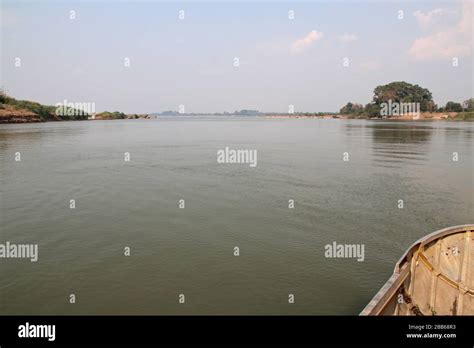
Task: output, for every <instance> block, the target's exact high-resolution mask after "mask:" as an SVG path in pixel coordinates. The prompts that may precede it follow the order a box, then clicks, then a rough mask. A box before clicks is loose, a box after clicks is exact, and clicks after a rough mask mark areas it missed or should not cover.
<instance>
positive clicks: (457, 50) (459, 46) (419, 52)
mask: <svg viewBox="0 0 474 348" xmlns="http://www.w3.org/2000/svg"><path fill="white" fill-rule="evenodd" d="M473 14H474V12H473V4H472V3H471V2H470V1H469V0H465V1H464V2H463V7H462V16H461V19H460V21H459V22H458V24H456V25H455V26H452V27H449V28H447V29H445V30H443V31H438V32H435V33H432V34H430V35H427V36H423V37H420V38H418V39H416V40H415V41H414V42H413V44H412V45H411V47H410V48H409V49H408V54H409V55H410V56H411V57H412V58H413V59H415V60H419V61H426V60H433V59H451V58H453V57H462V56H468V55H470V54H471V47H470V43H471V40H472V39H471V35H470V31H471V27H472V23H473V21H474V17H473Z"/></svg>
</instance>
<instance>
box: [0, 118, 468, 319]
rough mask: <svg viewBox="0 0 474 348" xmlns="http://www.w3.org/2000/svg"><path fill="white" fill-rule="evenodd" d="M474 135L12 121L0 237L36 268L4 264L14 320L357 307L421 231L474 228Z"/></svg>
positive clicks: (2, 291)
mask: <svg viewBox="0 0 474 348" xmlns="http://www.w3.org/2000/svg"><path fill="white" fill-rule="evenodd" d="M473 140H474V123H463V122H393V121H392V122H388V121H378V122H377V121H360V120H353V121H349V120H313V119H293V120H292V119H263V118H233V117H228V118H226V117H199V118H197V117H168V118H161V119H157V120H125V121H122V120H120V121H83V122H57V123H41V124H18V125H1V126H0V185H1V186H0V194H1V196H0V220H1V224H0V228H1V229H0V243H2V244H6V242H7V241H8V242H10V243H16V244H37V245H38V260H37V262H30V260H29V259H19V258H17V259H13V258H1V259H0V313H1V314H358V313H359V312H360V311H361V310H362V309H363V308H364V306H365V305H366V304H367V302H368V301H369V300H370V299H371V298H372V296H373V295H374V294H375V293H376V292H377V291H378V290H379V289H380V287H381V286H382V285H383V284H384V283H385V281H386V280H387V279H388V278H389V276H390V275H391V273H392V271H393V267H394V264H395V263H396V261H397V260H398V258H399V257H400V256H401V255H402V254H403V252H404V251H405V250H406V249H407V248H408V247H409V246H410V245H411V244H412V243H413V242H414V241H415V240H416V239H418V238H420V237H422V236H424V235H425V234H427V233H430V232H432V231H435V230H437V229H441V228H444V227H448V226H453V225H461V224H467V223H473V220H474V219H473V216H474V189H473V173H474V167H473V165H474V163H473V145H474V144H473V142H474V141H473ZM225 147H229V148H230V149H251V150H257V154H258V157H257V158H258V162H257V163H258V164H257V166H256V167H255V168H252V167H250V166H249V165H248V164H220V163H218V162H217V151H219V150H220V149H225ZM125 153H129V155H130V161H125V160H124V154H125ZM344 153H347V154H346V157H347V156H348V159H349V160H348V161H344V160H343V157H344ZM18 155H20V156H21V160H20V161H16V160H15V159H19V158H18ZM456 156H457V158H456ZM453 159H457V161H456V160H453ZM71 200H75V208H74V209H71V203H70V202H71ZM180 200H184V202H185V205H184V209H180V207H179V201H180ZM289 200H294V208H293V209H290V208H289ZM400 200H402V201H403V208H402V209H401V208H400ZM333 242H336V243H338V244H359V245H363V246H364V251H365V255H364V260H363V261H358V260H357V259H355V258H327V257H325V246H326V245H327V244H332V243H333ZM127 247H128V248H130V256H126V255H125V251H126V250H128V249H126V248H127ZM235 247H238V248H239V253H240V255H239V256H235V255H234V251H235V250H236V249H234V248H235ZM70 294H74V295H75V303H73V304H71V303H70V298H71V297H70ZM180 294H183V295H184V296H185V297H184V298H185V303H184V304H183V303H179V295H180ZM289 294H293V295H294V303H291V304H290V303H288V302H289V301H288V299H289Z"/></svg>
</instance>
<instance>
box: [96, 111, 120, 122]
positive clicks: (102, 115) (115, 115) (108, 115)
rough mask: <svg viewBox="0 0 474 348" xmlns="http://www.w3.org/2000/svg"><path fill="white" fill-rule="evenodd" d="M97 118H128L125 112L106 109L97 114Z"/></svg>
mask: <svg viewBox="0 0 474 348" xmlns="http://www.w3.org/2000/svg"><path fill="white" fill-rule="evenodd" d="M95 118H96V119H100V120H121V119H124V118H127V115H126V114H124V113H123V112H118V111H114V112H109V111H104V112H101V113H99V114H97V115H95Z"/></svg>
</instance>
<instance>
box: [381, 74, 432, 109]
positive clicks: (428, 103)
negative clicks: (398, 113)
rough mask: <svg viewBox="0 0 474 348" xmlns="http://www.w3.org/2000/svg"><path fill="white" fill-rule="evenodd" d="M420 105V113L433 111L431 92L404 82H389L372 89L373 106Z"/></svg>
mask: <svg viewBox="0 0 474 348" xmlns="http://www.w3.org/2000/svg"><path fill="white" fill-rule="evenodd" d="M389 100H391V101H392V103H393V102H396V103H420V111H434V109H435V104H434V102H433V96H432V94H431V92H430V91H429V90H428V89H426V88H422V87H420V86H418V85H412V84H411V83H408V82H405V81H398V82H391V83H389V84H386V85H382V86H377V87H376V88H375V89H374V96H373V99H372V102H373V104H375V105H380V104H381V103H388V101H389Z"/></svg>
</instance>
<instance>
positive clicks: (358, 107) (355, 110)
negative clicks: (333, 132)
mask: <svg viewBox="0 0 474 348" xmlns="http://www.w3.org/2000/svg"><path fill="white" fill-rule="evenodd" d="M363 111H364V107H363V106H362V104H356V103H351V102H348V103H347V104H346V105H344V106H343V107H342V108H341V110H339V113H340V114H342V115H353V114H356V115H358V114H361V113H362V112H363Z"/></svg>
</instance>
